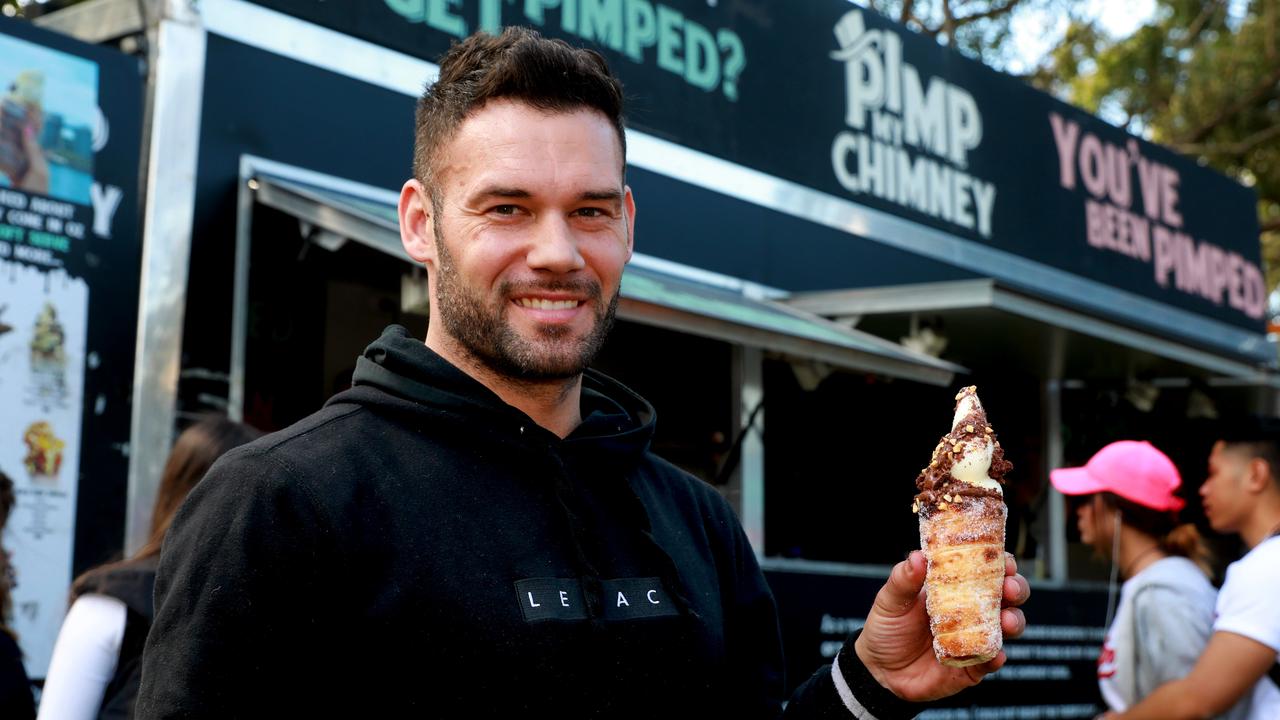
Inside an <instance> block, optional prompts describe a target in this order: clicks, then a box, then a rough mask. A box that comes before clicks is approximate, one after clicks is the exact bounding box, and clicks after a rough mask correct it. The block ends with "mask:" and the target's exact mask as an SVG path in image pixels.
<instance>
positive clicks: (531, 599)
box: [528, 593, 563, 607]
mask: <svg viewBox="0 0 1280 720" xmlns="http://www.w3.org/2000/svg"><path fill="white" fill-rule="evenodd" d="M562 594H563V593H562ZM528 595H529V607H542V603H536V602H534V601H533V593H528Z"/></svg>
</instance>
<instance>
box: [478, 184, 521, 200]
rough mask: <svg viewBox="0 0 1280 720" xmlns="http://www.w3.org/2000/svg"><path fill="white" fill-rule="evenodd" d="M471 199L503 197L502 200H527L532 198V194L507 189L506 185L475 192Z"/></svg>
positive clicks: (515, 189) (510, 188) (518, 189)
mask: <svg viewBox="0 0 1280 720" xmlns="http://www.w3.org/2000/svg"><path fill="white" fill-rule="evenodd" d="M472 197H473V198H486V197H503V198H529V197H533V193H531V192H529V191H528V190H524V189H521V188H518V187H508V186H506V185H490V186H489V187H486V188H483V189H481V190H479V191H477V192H476V193H475V194H474V195H472Z"/></svg>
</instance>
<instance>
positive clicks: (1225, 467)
mask: <svg viewBox="0 0 1280 720" xmlns="http://www.w3.org/2000/svg"><path fill="white" fill-rule="evenodd" d="M1250 460H1251V458H1250V456H1249V455H1248V453H1246V452H1244V451H1243V450H1241V449H1240V448H1237V447H1231V446H1228V445H1227V444H1226V443H1224V442H1222V441H1221V440H1219V441H1218V442H1217V443H1215V444H1214V446H1213V450H1212V452H1210V453H1209V477H1208V478H1206V479H1205V481H1204V484H1203V485H1201V486H1200V500H1201V503H1202V504H1203V505H1204V514H1205V517H1207V518H1208V519H1209V525H1210V526H1212V527H1213V529H1214V530H1216V531H1218V532H1221V533H1229V532H1238V531H1239V530H1240V528H1241V527H1242V526H1243V524H1244V520H1245V519H1246V518H1247V517H1248V515H1249V504H1250V502H1251V500H1250V497H1249V494H1248V493H1247V492H1245V480H1246V478H1247V476H1248V474H1249V472H1250Z"/></svg>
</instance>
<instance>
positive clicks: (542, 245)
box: [525, 217, 586, 273]
mask: <svg viewBox="0 0 1280 720" xmlns="http://www.w3.org/2000/svg"><path fill="white" fill-rule="evenodd" d="M525 261H526V262H527V263H528V264H529V267H531V268H533V269H534V270H547V271H549V272H555V273H568V272H573V271H574V270H581V269H582V268H583V266H584V265H585V264H586V263H585V262H584V261H583V259H582V253H580V252H579V251H578V240H577V238H576V237H574V233H573V228H571V227H569V224H568V223H567V222H565V219H564V218H560V217H546V218H544V219H543V221H542V222H540V223H538V225H537V228H536V229H535V231H534V237H533V239H532V243H531V247H530V248H529V253H528V255H527V256H526V258H525Z"/></svg>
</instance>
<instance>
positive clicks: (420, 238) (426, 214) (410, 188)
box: [399, 179, 436, 267]
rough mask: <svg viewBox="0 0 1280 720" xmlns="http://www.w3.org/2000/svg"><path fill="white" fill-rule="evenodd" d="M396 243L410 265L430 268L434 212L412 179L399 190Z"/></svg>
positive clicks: (433, 253)
mask: <svg viewBox="0 0 1280 720" xmlns="http://www.w3.org/2000/svg"><path fill="white" fill-rule="evenodd" d="M399 213H400V243H401V244H402V245H404V251H405V252H406V253H407V254H408V255H409V257H411V258H413V260H414V262H418V263H422V264H424V265H427V266H429V267H434V266H435V262H436V235H435V228H434V226H433V223H434V222H435V221H436V217H435V208H433V207H432V205H431V198H430V196H429V195H428V194H427V189H426V188H425V187H423V186H422V183H420V182H418V181H417V180H416V179H411V180H406V181H405V183H404V186H403V187H401V188H400V206H399Z"/></svg>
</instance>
